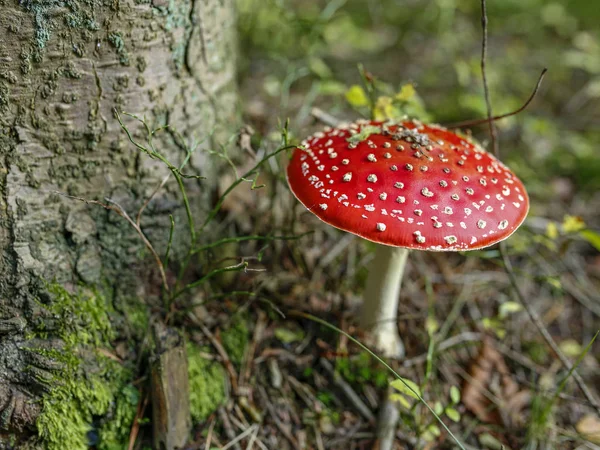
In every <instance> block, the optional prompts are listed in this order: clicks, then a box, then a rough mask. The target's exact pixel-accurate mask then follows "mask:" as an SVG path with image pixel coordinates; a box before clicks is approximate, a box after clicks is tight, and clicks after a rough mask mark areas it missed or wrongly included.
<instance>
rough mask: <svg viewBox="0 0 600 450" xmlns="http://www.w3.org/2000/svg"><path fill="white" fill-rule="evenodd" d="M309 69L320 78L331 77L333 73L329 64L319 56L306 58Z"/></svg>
mask: <svg viewBox="0 0 600 450" xmlns="http://www.w3.org/2000/svg"><path fill="white" fill-rule="evenodd" d="M308 67H309V68H310V70H311V71H312V72H313V73H314V74H315V75H317V76H318V77H320V78H331V77H332V76H333V73H332V72H331V69H330V68H329V66H328V65H327V64H326V63H325V61H323V60H322V59H321V58H317V57H313V58H310V59H309V60H308Z"/></svg>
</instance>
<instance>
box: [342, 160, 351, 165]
mask: <svg viewBox="0 0 600 450" xmlns="http://www.w3.org/2000/svg"><path fill="white" fill-rule="evenodd" d="M342 164H343V165H345V166H347V165H348V164H350V160H349V159H342Z"/></svg>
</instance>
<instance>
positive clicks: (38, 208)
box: [0, 0, 237, 447]
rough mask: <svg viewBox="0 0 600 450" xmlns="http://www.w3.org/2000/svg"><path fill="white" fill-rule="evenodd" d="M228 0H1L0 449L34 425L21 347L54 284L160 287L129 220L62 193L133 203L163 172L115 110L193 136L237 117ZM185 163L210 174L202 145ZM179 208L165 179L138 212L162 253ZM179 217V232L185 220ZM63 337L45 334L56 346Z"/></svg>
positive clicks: (178, 154) (34, 391)
mask: <svg viewBox="0 0 600 450" xmlns="http://www.w3.org/2000/svg"><path fill="white" fill-rule="evenodd" d="M233 2H234V0H44V1H41V0H0V447H2V439H3V436H5V437H6V434H3V432H4V433H6V432H8V433H23V432H25V433H26V432H28V430H31V429H32V428H33V426H34V424H35V421H36V418H37V417H38V415H39V413H40V409H41V406H40V403H39V402H37V401H36V400H38V399H39V398H40V396H41V395H42V394H43V389H42V387H41V386H38V384H37V383H36V377H32V376H30V370H29V369H30V368H31V366H32V365H35V363H32V359H31V357H29V358H28V357H27V354H26V352H24V351H23V347H24V346H26V343H27V340H28V339H30V336H31V333H32V331H33V330H34V329H39V327H40V324H45V323H46V324H47V323H48V322H50V321H51V320H52V317H51V315H50V314H48V310H49V308H48V305H49V304H51V302H52V296H50V295H48V294H47V289H46V287H47V283H48V282H53V283H58V284H61V285H62V286H66V287H67V288H69V287H70V288H73V287H75V286H77V285H78V284H85V285H102V286H104V287H105V288H106V287H107V286H108V289H110V290H111V291H113V293H114V294H115V295H117V296H118V295H122V294H123V292H128V295H133V294H137V295H139V296H145V295H146V294H148V290H151V289H152V288H155V290H156V286H158V285H159V282H157V280H156V279H154V280H152V281H153V283H154V285H153V283H148V280H147V279H143V278H142V277H143V273H144V272H146V271H147V270H136V267H139V266H140V261H139V251H140V249H142V250H143V245H142V244H141V242H140V239H139V237H138V236H137V235H136V234H135V232H134V231H133V230H132V229H131V227H130V226H129V225H128V224H127V223H126V222H125V221H124V220H123V219H122V218H120V217H118V216H117V215H116V214H115V213H114V212H111V211H105V210H103V209H101V208H98V207H94V206H90V205H86V204H85V203H82V202H78V201H76V200H73V199H72V198H67V197H65V196H62V195H58V194H57V193H56V192H61V193H65V194H69V195H71V196H77V197H82V198H86V199H91V200H99V201H104V199H105V198H107V197H108V198H111V199H112V200H115V201H117V202H118V203H119V204H120V205H121V206H122V207H124V208H125V209H126V210H128V212H129V213H130V214H135V212H136V211H137V209H138V208H139V207H140V206H141V204H142V203H143V201H144V200H145V199H146V198H147V197H148V196H149V195H150V193H151V192H152V191H153V190H154V189H155V188H156V187H157V185H158V184H160V182H161V181H162V180H163V178H164V177H165V176H166V174H167V173H168V172H167V170H166V168H165V167H164V166H163V165H162V164H161V163H159V162H156V161H153V160H151V159H149V158H148V157H146V156H145V155H142V154H140V152H139V151H137V150H136V149H135V148H134V147H133V146H131V145H130V143H129V142H128V141H127V139H126V136H125V134H124V133H123V132H122V130H121V129H120V127H119V124H118V122H117V121H116V119H115V116H114V113H113V109H114V108H116V109H117V110H119V111H126V112H130V113H134V114H137V115H140V116H142V115H143V116H145V117H146V119H147V121H148V122H149V123H150V124H152V125H153V126H160V125H166V124H169V125H172V126H174V127H175V128H176V129H177V131H178V132H179V133H181V135H182V136H183V137H184V138H185V139H187V140H190V141H191V140H192V139H194V138H195V139H196V141H198V140H200V139H201V138H204V137H206V136H207V135H209V134H210V132H211V131H212V130H213V129H217V130H224V129H226V127H227V125H228V124H229V125H230V124H233V123H236V116H237V114H236V86H235V73H234V67H235V50H236V48H235V29H234V28H235V23H234V22H235V17H234V12H233V9H234V5H233ZM125 120H126V123H127V125H128V127H131V129H132V130H133V132H134V135H135V136H136V137H138V138H139V139H140V140H143V136H144V133H143V129H142V127H141V126H140V125H139V124H138V123H136V122H135V121H133V120H127V118H125ZM177 136H178V135H177V134H176V133H174V132H173V131H170V130H166V131H164V132H162V133H160V134H158V135H157V141H156V144H157V147H159V148H160V150H161V152H162V153H163V154H164V155H165V156H166V157H167V158H169V159H170V160H171V161H172V162H173V163H175V164H179V163H180V162H181V161H182V160H183V157H184V156H185V152H184V148H183V143H182V142H180V139H179V138H178V137H177ZM209 144H210V142H209V143H206V144H204V146H207V145H209ZM190 164H191V165H192V167H193V169H195V172H197V173H198V172H199V173H200V174H209V175H211V173H210V171H209V169H208V162H207V161H206V160H205V159H204V157H203V156H202V154H201V152H196V153H195V154H194V156H193V158H192V160H191V163H190ZM190 171H192V169H190ZM198 183H199V182H198V181H189V183H188V187H189V188H190V189H191V190H192V191H194V192H197V193H198V196H197V197H194V198H193V202H194V204H195V205H197V206H199V205H202V203H203V202H204V203H205V202H206V201H207V197H206V194H202V195H203V197H201V196H200V194H199V192H207V188H206V187H204V186H202V189H200V186H199V185H198ZM209 183H210V181H209ZM212 183H213V185H215V183H216V180H214V177H213V181H212ZM181 213H182V208H181V202H180V201H178V199H177V190H176V186H175V185H174V184H173V183H171V182H169V183H167V185H166V186H165V188H164V189H163V190H161V192H160V193H159V194H158V195H157V196H156V197H155V198H154V200H153V201H152V203H151V205H150V207H149V208H148V209H147V212H146V214H145V216H144V220H143V222H142V225H143V228H144V231H145V232H146V234H147V236H148V237H149V239H150V240H151V241H152V242H153V244H154V245H155V246H156V249H157V250H158V251H159V253H160V254H162V253H161V252H164V249H165V246H166V241H167V238H168V230H169V223H170V221H169V215H170V214H173V215H174V216H175V217H176V221H177V219H178V217H179V216H180V215H181ZM177 226H178V227H179V229H180V230H181V233H179V234H181V235H184V234H185V233H186V232H185V222H184V221H178V222H177ZM146 277H147V275H146ZM142 280H143V281H142ZM150 294H152V292H150ZM47 329H49V330H52V328H51V327H50V326H47ZM55 340H56V336H53V333H52V332H51V331H50V332H49V333H48V335H47V341H48V345H49V346H50V347H52V346H60V343H57V342H54V341H55ZM49 366H52V364H45V365H44V367H43V368H40V370H51V369H50V368H49Z"/></svg>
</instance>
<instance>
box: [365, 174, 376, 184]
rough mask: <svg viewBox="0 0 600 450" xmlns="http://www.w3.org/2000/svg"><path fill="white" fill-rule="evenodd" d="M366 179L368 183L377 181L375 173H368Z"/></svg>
mask: <svg viewBox="0 0 600 450" xmlns="http://www.w3.org/2000/svg"><path fill="white" fill-rule="evenodd" d="M367 181H368V182H369V183H375V182H376V181H377V175H374V174H369V175H368V176H367Z"/></svg>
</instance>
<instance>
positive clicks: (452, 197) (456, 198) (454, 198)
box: [450, 194, 460, 200]
mask: <svg viewBox="0 0 600 450" xmlns="http://www.w3.org/2000/svg"><path fill="white" fill-rule="evenodd" d="M450 198H451V199H452V200H458V199H459V198H460V197H459V196H458V194H452V195H451V196H450Z"/></svg>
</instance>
